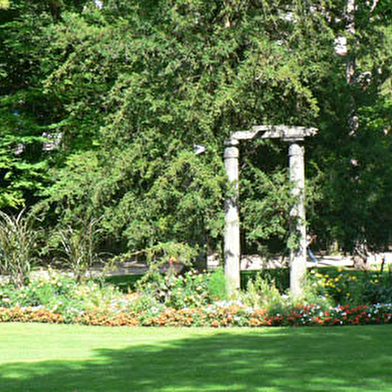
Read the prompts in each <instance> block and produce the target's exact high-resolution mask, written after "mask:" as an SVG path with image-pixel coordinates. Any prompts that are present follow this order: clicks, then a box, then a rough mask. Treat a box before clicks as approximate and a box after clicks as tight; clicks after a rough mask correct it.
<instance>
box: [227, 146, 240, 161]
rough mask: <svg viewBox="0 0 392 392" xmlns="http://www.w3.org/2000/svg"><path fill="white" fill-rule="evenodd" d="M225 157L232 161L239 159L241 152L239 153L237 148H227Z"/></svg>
mask: <svg viewBox="0 0 392 392" xmlns="http://www.w3.org/2000/svg"><path fill="white" fill-rule="evenodd" d="M223 156H224V158H225V159H230V158H235V159H238V158H239V156H240V152H239V150H238V148H237V147H234V146H232V147H226V148H225V153H224V155H223Z"/></svg>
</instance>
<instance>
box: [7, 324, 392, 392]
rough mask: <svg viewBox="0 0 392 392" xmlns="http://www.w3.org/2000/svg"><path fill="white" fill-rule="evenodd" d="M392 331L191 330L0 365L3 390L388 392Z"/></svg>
mask: <svg viewBox="0 0 392 392" xmlns="http://www.w3.org/2000/svg"><path fill="white" fill-rule="evenodd" d="M111 331H113V330H110V331H109V333H113V332H111ZM391 332H392V328H391V326H368V327H345V328H338V327H334V328H318V329H315V328H298V329H269V330H261V331H256V330H246V331H244V332H242V331H240V330H238V329H237V330H234V331H230V330H224V331H222V332H220V331H212V332H211V334H206V333H201V334H198V332H197V330H195V333H194V334H192V335H190V337H187V338H183V339H177V340H167V341H166V340H165V339H161V340H160V341H159V342H157V343H154V344H151V345H149V344H141V345H135V346H129V347H127V348H125V349H117V350H115V349H96V350H95V351H94V354H95V357H94V359H89V360H85V361H82V360H72V359H71V360H67V359H64V360H61V361H39V362H20V363H9V364H4V365H1V366H0V390H1V391H7V392H8V391H20V392H26V391H80V392H85V391H107V392H110V391H249V392H251V391H298V392H300V391H301V392H306V391H392V372H391V368H392V338H391V336H392V334H391ZM156 334H158V335H159V334H165V329H164V328H163V329H159V330H157V331H156ZM179 335H181V334H179ZM103 336H104V335H103ZM43 343H44V342H43ZM16 376H18V377H16Z"/></svg>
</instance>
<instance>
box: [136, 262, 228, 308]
mask: <svg viewBox="0 0 392 392" xmlns="http://www.w3.org/2000/svg"><path fill="white" fill-rule="evenodd" d="M137 291H138V292H139V293H140V294H141V295H142V296H143V297H151V298H152V299H150V300H147V299H143V300H141V299H140V300H139V302H140V301H144V302H146V303H148V301H150V302H151V303H155V304H158V303H160V304H164V305H166V306H168V307H172V308H175V309H182V308H188V307H200V306H203V305H206V304H209V303H212V302H214V301H216V300H224V299H226V297H227V293H226V280H225V277H224V274H223V272H222V271H221V270H217V271H215V272H213V273H198V272H196V271H195V270H190V271H187V272H185V273H184V274H181V275H176V274H175V273H174V272H173V271H172V270H171V271H169V272H168V273H167V274H161V273H159V272H154V273H153V274H150V275H149V276H148V277H147V278H146V279H144V280H143V279H142V280H141V281H139V282H138V283H137Z"/></svg>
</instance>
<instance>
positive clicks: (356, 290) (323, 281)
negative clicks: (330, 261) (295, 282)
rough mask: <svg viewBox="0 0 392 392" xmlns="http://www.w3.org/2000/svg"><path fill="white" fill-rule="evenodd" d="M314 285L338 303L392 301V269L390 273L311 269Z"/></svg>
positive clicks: (358, 303) (355, 303)
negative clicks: (354, 272) (317, 270)
mask: <svg viewBox="0 0 392 392" xmlns="http://www.w3.org/2000/svg"><path fill="white" fill-rule="evenodd" d="M310 276H311V280H312V284H313V286H315V287H317V291H318V293H319V295H325V296H327V297H328V298H331V299H333V301H334V302H335V303H336V304H350V305H360V304H374V303H380V302H386V303H389V302H392V271H389V273H384V274H383V273H379V272H369V271H364V272H357V273H356V274H353V273H352V272H351V271H344V270H343V269H342V268H338V269H336V270H328V271H327V272H321V271H319V272H316V271H311V274H310Z"/></svg>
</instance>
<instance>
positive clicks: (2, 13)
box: [0, 0, 392, 262]
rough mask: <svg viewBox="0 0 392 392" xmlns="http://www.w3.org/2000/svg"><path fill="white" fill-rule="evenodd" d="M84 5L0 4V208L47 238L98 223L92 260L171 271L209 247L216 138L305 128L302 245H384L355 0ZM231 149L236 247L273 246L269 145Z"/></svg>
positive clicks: (377, 143)
mask: <svg viewBox="0 0 392 392" xmlns="http://www.w3.org/2000/svg"><path fill="white" fill-rule="evenodd" d="M99 4H101V3H98V2H94V1H89V0H73V1H52V0H45V1H42V2H38V3H35V2H29V1H26V0H15V1H11V2H10V4H9V8H8V9H0V43H1V45H0V59H1V61H0V80H1V82H2V83H1V85H2V87H1V90H0V119H1V128H0V132H1V135H0V136H1V137H0V208H1V209H3V210H7V211H11V212H15V211H17V210H18V209H19V208H21V207H22V206H27V207H29V208H30V207H34V211H36V212H37V213H39V214H41V217H42V219H43V225H44V227H45V228H46V229H47V230H48V233H49V234H50V235H52V234H53V233H54V232H55V231H57V232H58V230H63V231H62V232H63V233H64V230H72V231H73V232H74V233H82V232H83V228H84V227H85V225H86V222H90V221H96V220H98V222H99V227H97V229H99V230H102V232H104V233H105V235H104V236H102V239H101V242H100V244H99V245H100V246H101V248H103V249H104V250H105V251H111V252H113V253H118V254H122V255H123V258H124V259H126V258H129V257H133V256H135V255H141V257H143V258H145V259H152V258H155V257H156V256H162V257H163V258H164V259H165V261H167V260H169V259H170V257H175V258H176V259H179V258H180V259H181V261H184V262H188V261H191V260H195V258H196V256H197V255H202V254H205V252H207V251H214V250H219V249H220V242H221V238H222V237H221V233H222V228H223V224H224V222H223V200H224V198H225V194H226V192H227V191H228V190H227V189H226V188H227V185H226V179H225V174H224V170H223V163H222V150H223V143H224V140H225V138H227V136H228V135H229V133H230V132H231V131H234V130H239V129H249V128H250V127H251V126H252V125H257V124H287V125H303V126H314V127H317V128H318V129H319V134H318V136H317V137H315V138H314V139H312V140H309V141H307V142H306V143H307V145H308V148H307V151H308V153H307V173H308V179H309V181H308V182H309V184H308V195H307V201H308V207H309V208H308V220H309V225H310V229H311V231H313V232H315V233H317V234H318V238H319V240H320V243H319V245H320V246H322V247H324V248H328V247H329V246H330V245H331V244H332V243H333V242H336V241H338V243H339V246H340V247H341V248H342V249H343V250H348V251H353V250H356V249H359V248H363V247H365V248H366V249H369V250H375V249H377V250H380V249H384V248H385V247H387V246H388V245H389V243H390V234H391V230H392V225H391V217H392V211H391V208H392V207H391V206H392V200H391V197H392V192H391V191H392V181H391V178H392V173H391V167H392V165H391V161H392V155H391V151H392V149H391V147H392V146H391V137H390V122H391V121H390V120H391V118H390V113H391V111H390V108H391V103H392V97H391V92H390V91H391V90H390V88H389V87H390V84H391V54H392V53H391V51H392V49H391V48H392V30H391V27H390V20H391V18H392V15H391V11H392V10H391V7H390V6H388V5H385V4H382V2H378V3H377V2H376V3H375V7H372V5H371V4H370V3H369V2H367V1H365V0H357V4H356V11H355V12H354V14H353V15H350V14H349V13H348V11H347V9H346V6H347V4H346V2H345V1H343V0H341V1H330V0H315V1H312V2H307V3H306V4H304V2H303V1H300V0H294V1H285V0H272V1H265V0H256V1H250V0H214V1H206V0H197V1H194V0H164V1H159V2H150V1H145V2H140V1H127V2H119V1H116V0H106V1H103V2H102V4H101V5H99ZM0 8H1V7H0ZM350 16H353V21H354V24H355V33H352V32H350V31H349V30H348V25H349V20H350ZM342 36H345V37H346V38H347V53H346V54H345V55H337V54H336V50H335V46H336V42H335V40H336V39H337V38H339V37H342ZM350 64H351V65H353V67H352V68H353V69H354V71H353V74H352V75H351V76H350V78H348V76H347V72H346V71H347V66H348V65H350ZM353 120H355V121H354V122H355V126H354V125H353ZM195 145H202V146H205V148H206V150H205V152H204V153H202V154H196V153H195ZM241 155H242V157H243V159H242V164H241V171H242V173H241V176H242V179H241V184H240V189H241V199H240V200H241V214H242V217H243V219H242V222H243V233H244V235H243V239H242V241H243V249H245V251H247V252H254V251H262V252H267V251H271V252H276V251H280V252H281V251H282V250H284V249H285V248H287V246H290V244H289V243H288V242H289V236H288V227H289V211H290V206H291V203H292V200H291V198H290V196H289V195H290V185H289V184H288V182H287V170H286V167H287V146H286V145H284V144H283V143H279V142H261V141H259V142H255V143H244V144H243V145H242V146H241ZM181 255H182V257H181Z"/></svg>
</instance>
